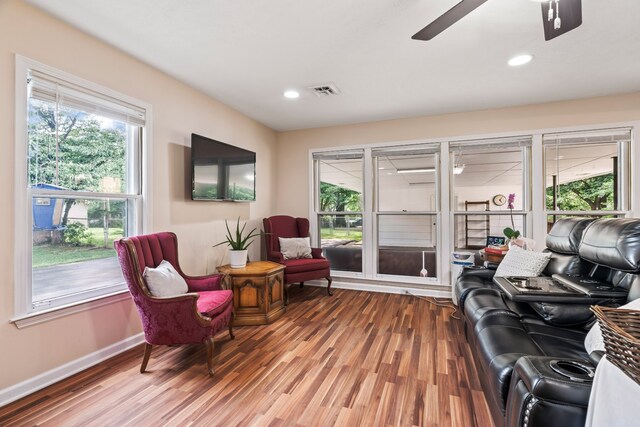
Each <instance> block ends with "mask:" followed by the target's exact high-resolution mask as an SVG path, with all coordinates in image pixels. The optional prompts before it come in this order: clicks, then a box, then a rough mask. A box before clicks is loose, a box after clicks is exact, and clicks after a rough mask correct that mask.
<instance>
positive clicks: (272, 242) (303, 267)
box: [262, 215, 333, 303]
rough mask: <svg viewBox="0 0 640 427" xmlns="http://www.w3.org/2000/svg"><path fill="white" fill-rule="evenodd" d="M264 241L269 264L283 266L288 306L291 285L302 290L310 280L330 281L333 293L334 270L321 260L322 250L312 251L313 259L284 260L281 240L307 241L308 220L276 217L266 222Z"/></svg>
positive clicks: (329, 285)
mask: <svg viewBox="0 0 640 427" xmlns="http://www.w3.org/2000/svg"><path fill="white" fill-rule="evenodd" d="M262 222H263V224H264V232H265V233H266V235H265V240H266V243H267V258H268V259H269V261H273V262H277V263H280V264H284V266H285V269H284V284H285V292H286V302H287V303H288V302H289V285H290V284H291V283H300V287H302V285H303V284H304V282H305V281H307V280H314V279H327V282H328V285H327V293H328V294H329V295H333V293H332V292H331V268H330V267H329V261H327V260H326V259H325V258H324V257H323V256H322V249H320V248H311V255H312V257H313V258H301V259H284V257H283V256H282V253H281V252H280V241H279V240H278V238H279V237H283V238H291V237H308V236H309V220H308V219H306V218H294V217H291V216H288V215H276V216H272V217H269V218H264V219H263V221H262Z"/></svg>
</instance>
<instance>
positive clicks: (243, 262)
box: [229, 249, 249, 268]
mask: <svg viewBox="0 0 640 427" xmlns="http://www.w3.org/2000/svg"><path fill="white" fill-rule="evenodd" d="M248 252H249V251H248V250H247V249H244V250H241V251H233V250H230V251H229V264H231V268H245V267H246V266H247V253H248Z"/></svg>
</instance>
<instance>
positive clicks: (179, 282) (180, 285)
mask: <svg viewBox="0 0 640 427" xmlns="http://www.w3.org/2000/svg"><path fill="white" fill-rule="evenodd" d="M142 277H144V280H145V281H146V282H147V287H148V288H149V292H151V295H153V296H154V297H173V296H176V295H182V294H186V293H187V292H189V287H188V286H187V282H185V280H184V278H183V277H182V276H181V275H180V273H178V272H177V271H176V269H175V268H173V266H172V265H171V263H170V262H169V261H166V260H162V262H161V263H160V264H159V265H158V266H157V267H156V268H149V267H147V268H145V269H144V273H142Z"/></svg>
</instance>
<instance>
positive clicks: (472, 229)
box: [464, 200, 491, 249]
mask: <svg viewBox="0 0 640 427" xmlns="http://www.w3.org/2000/svg"><path fill="white" fill-rule="evenodd" d="M490 206H491V205H490V204H489V200H483V201H477V202H475V201H469V200H465V202H464V210H465V211H467V212H487V211H489V207H490ZM489 219H490V218H489V215H483V214H480V213H478V214H467V215H465V216H464V233H465V237H464V243H465V248H467V249H482V248H484V247H485V246H486V244H487V237H488V236H489V229H490V222H489Z"/></svg>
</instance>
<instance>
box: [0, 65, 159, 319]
mask: <svg viewBox="0 0 640 427" xmlns="http://www.w3.org/2000/svg"><path fill="white" fill-rule="evenodd" d="M29 70H36V71H38V72H41V73H44V74H47V75H50V76H52V77H55V78H58V79H61V80H65V81H67V82H69V83H72V84H74V85H77V86H79V87H82V88H86V89H88V90H90V91H92V92H96V93H99V94H101V95H105V96H108V97H110V98H113V99H117V100H119V101H123V102H126V103H128V104H131V105H133V106H136V107H138V108H140V109H143V110H144V111H145V126H144V131H143V132H142V140H141V146H142V150H141V151H142V153H141V155H140V163H139V164H140V169H138V170H137V171H136V173H137V174H138V176H140V179H141V180H142V182H141V186H140V194H139V197H138V201H137V202H136V203H137V213H136V232H137V233H138V234H141V233H145V232H147V230H148V229H149V228H150V219H151V200H150V195H151V187H150V177H151V159H152V153H151V143H150V142H151V138H152V135H151V129H152V123H151V117H152V114H151V105H150V104H148V103H146V102H144V101H140V100H138V99H135V98H133V97H130V96H128V95H124V94H122V93H119V92H116V91H114V90H112V89H109V88H107V87H104V86H101V85H98V84H96V83H93V82H90V81H88V80H85V79H82V78H80V77H77V76H75V75H73V74H70V73H68V72H66V71H62V70H59V69H56V68H54V67H50V66H48V65H45V64H42V63H40V62H38V61H34V60H32V59H29V58H26V57H24V56H21V55H16V57H15V128H14V131H15V134H14V140H15V152H14V158H15V162H14V179H15V180H14V192H15V196H14V203H15V228H14V249H15V250H14V256H15V258H14V290H15V298H14V317H13V318H12V319H11V320H12V321H13V322H15V323H16V325H17V326H18V327H22V326H28V325H31V324H35V323H40V321H46V320H49V319H52V318H57V317H61V316H64V315H67V314H70V313H73V312H77V311H79V310H81V308H80V309H79V308H78V306H80V305H84V306H85V307H86V309H91V308H92V307H96V306H99V305H101V304H96V303H95V302H94V301H98V300H103V299H105V298H108V297H113V298H112V300H113V301H117V300H120V299H121V298H119V297H114V296H117V295H119V294H122V293H124V292H127V289H126V286H124V280H123V282H122V284H123V286H122V287H121V288H120V289H118V290H114V291H113V292H110V293H107V294H102V295H88V296H85V297H84V298H82V299H78V300H75V301H73V302H67V303H65V304H64V305H59V306H56V307H52V308H49V307H43V308H34V307H33V305H32V295H31V277H32V228H33V214H32V205H31V197H32V195H34V194H35V193H34V190H31V191H29V190H28V186H29V180H28V162H27V159H28V129H27V126H28V116H27V114H28V110H27V105H28V94H27V75H28V71H29ZM74 195H80V196H82V197H87V198H90V197H92V198H95V197H97V196H100V194H96V193H90V192H85V193H82V192H78V193H74ZM91 302H93V303H91ZM87 303H91V304H87ZM38 319H40V320H38Z"/></svg>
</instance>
